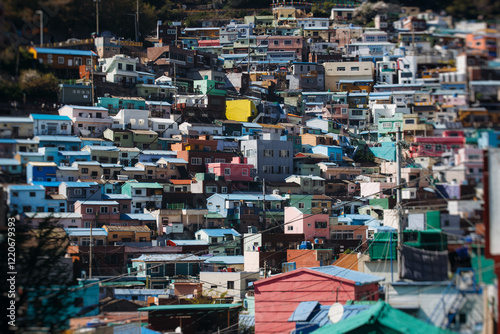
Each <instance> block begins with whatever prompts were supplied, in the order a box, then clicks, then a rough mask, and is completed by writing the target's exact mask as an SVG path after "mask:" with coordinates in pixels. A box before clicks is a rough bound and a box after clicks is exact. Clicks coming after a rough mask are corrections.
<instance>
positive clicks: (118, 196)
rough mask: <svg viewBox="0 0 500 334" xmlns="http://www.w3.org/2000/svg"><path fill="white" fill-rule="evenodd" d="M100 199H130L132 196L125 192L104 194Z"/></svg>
mask: <svg viewBox="0 0 500 334" xmlns="http://www.w3.org/2000/svg"><path fill="white" fill-rule="evenodd" d="M102 199H112V200H119V199H132V197H130V196H129V195H125V194H104V195H102Z"/></svg>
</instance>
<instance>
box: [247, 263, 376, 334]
mask: <svg viewBox="0 0 500 334" xmlns="http://www.w3.org/2000/svg"><path fill="white" fill-rule="evenodd" d="M382 280H383V278H382V277H378V276H373V275H369V274H365V273H361V272H358V271H354V270H350V269H345V268H341V267H336V266H324V267H314V268H300V269H296V270H292V271H289V272H287V273H284V274H280V275H276V276H272V277H269V278H266V279H262V280H259V281H256V282H254V284H253V285H254V288H255V333H259V334H268V333H290V331H291V330H293V329H294V328H295V323H293V322H288V318H290V316H291V315H292V313H293V311H294V310H295V309H296V308H297V306H298V305H299V304H300V302H304V301H318V302H320V303H321V304H323V305H332V304H333V303H335V302H339V303H341V304H345V302H346V301H348V300H378V298H379V296H378V287H379V285H378V282H380V281H382Z"/></svg>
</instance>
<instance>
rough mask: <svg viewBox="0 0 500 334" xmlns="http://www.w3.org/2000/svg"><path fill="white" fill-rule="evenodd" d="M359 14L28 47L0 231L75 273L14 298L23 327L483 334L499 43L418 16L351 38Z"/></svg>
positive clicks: (407, 13) (346, 7)
mask: <svg viewBox="0 0 500 334" xmlns="http://www.w3.org/2000/svg"><path fill="white" fill-rule="evenodd" d="M360 6H362V5H361V3H357V2H346V3H344V4H338V5H336V6H334V7H333V8H332V9H331V15H330V17H329V18H326V17H314V16H313V14H312V12H311V4H309V3H303V2H297V3H295V2H292V3H284V2H283V3H281V2H274V1H273V3H272V4H271V7H270V9H269V12H270V13H271V15H251V16H245V17H244V18H243V19H237V18H234V19H230V20H226V21H223V20H206V21H203V22H199V26H197V27H187V26H186V25H184V24H183V22H180V21H179V22H177V21H175V22H162V21H158V22H157V27H156V31H154V32H151V34H150V35H148V36H147V37H145V38H144V39H143V40H141V41H138V40H139V38H138V37H137V38H136V40H135V41H134V40H125V39H123V38H120V37H119V36H114V35H112V34H111V33H109V32H101V33H99V31H97V33H96V34H94V35H93V36H92V38H89V39H73V40H68V41H66V42H51V43H49V42H48V41H50V36H49V37H47V36H46V39H45V40H44V38H43V36H41V37H40V38H41V39H40V41H41V42H42V43H41V44H40V43H38V44H33V45H27V46H23V50H24V52H25V53H26V54H28V55H29V57H31V58H30V59H31V62H32V64H36V66H44V67H45V68H46V69H49V71H50V72H51V73H53V74H54V75H55V76H56V77H57V78H59V79H60V84H59V86H58V89H59V93H58V99H57V101H47V100H45V101H43V105H42V102H40V103H39V104H35V103H33V104H29V103H26V102H25V103H21V101H12V100H9V99H8V97H7V98H5V99H3V101H2V105H1V108H2V110H3V115H2V116H0V170H1V171H0V178H1V182H2V187H3V191H2V192H1V194H0V197H2V198H3V201H4V202H5V203H6V205H5V206H2V211H3V213H2V215H3V217H5V218H6V219H5V221H6V223H5V226H7V221H8V222H11V221H16V226H17V227H16V228H17V229H18V231H17V233H18V234H19V233H20V231H21V229H20V226H29V230H24V232H25V233H26V234H28V235H35V236H36V237H35V239H36V240H37V241H36V242H35V246H33V245H32V244H30V243H26V244H25V243H23V244H18V245H17V247H18V249H21V248H23V247H36V245H38V247H39V248H38V251H39V252H41V253H40V254H43V251H40V249H45V251H47V250H48V251H49V252H53V251H54V249H55V248H57V249H59V250H62V252H59V253H60V254H59V258H58V259H57V260H56V262H57V263H64V265H65V267H64V268H65V269H64V270H63V271H64V272H65V273H66V274H68V273H69V274H70V275H69V276H70V277H68V278H66V279H62V278H61V282H57V279H56V278H57V277H58V276H59V275H62V271H61V272H60V273H61V274H59V271H57V270H56V269H53V268H52V267H50V266H49V265H47V266H40V264H39V262H37V261H38V260H37V261H36V262H34V263H36V265H35V266H33V267H34V268H32V269H34V270H35V271H34V272H33V273H32V276H29V277H32V278H33V279H34V278H35V277H42V276H43V277H45V276H44V275H45V274H40V273H41V272H40V273H37V271H36V267H37V266H40V267H44V268H43V270H44V271H43V272H47V273H50V274H48V276H46V277H49V276H50V279H49V281H48V282H49V283H47V282H45V283H43V284H41V283H40V284H41V285H45V286H46V285H50V286H49V287H47V289H39V288H41V285H38V286H37V284H39V283H34V282H35V281H36V282H38V281H37V280H34V281H32V282H29V280H28V281H26V282H24V283H21V281H20V282H19V283H18V285H22V284H24V285H23V286H22V288H23V289H22V292H18V293H19V294H24V297H23V298H24V300H26V301H30V302H29V303H28V305H30V306H27V308H26V309H25V310H24V311H22V312H20V313H19V314H18V317H19V321H24V322H26V323H29V324H30V326H32V327H36V328H37V329H36V330H37V331H38V332H52V331H55V330H66V331H67V332H68V333H83V332H86V333H87V332H95V333H105V332H106V333H108V332H110V333H111V332H112V333H115V332H116V333H118V332H119V333H129V332H130V333H132V332H133V333H137V331H138V330H139V332H141V333H174V332H176V333H179V332H180V333H186V334H189V333H215V332H218V333H230V332H233V333H236V332H238V333H254V332H255V333H361V332H365V333H368V332H371V331H373V332H377V333H378V332H391V333H417V332H416V331H414V330H415V329H417V328H418V329H419V330H425V331H428V332H429V333H451V332H458V333H495V332H496V327H495V326H496V325H497V323H498V322H499V320H498V308H497V305H498V285H497V284H498V283H497V279H496V270H497V269H495V268H496V267H495V262H494V260H493V259H492V258H491V255H495V254H493V253H490V249H489V245H490V243H489V237H488V236H489V233H490V231H491V230H490V227H489V219H492V224H494V223H493V221H494V219H495V217H494V216H492V217H491V218H489V217H490V214H489V211H488V208H489V200H488V198H489V196H490V194H494V192H493V193H492V192H491V191H492V190H491V189H490V190H489V191H490V192H488V189H489V188H495V187H496V185H495V184H493V183H492V184H490V185H489V187H488V179H487V178H486V175H487V173H485V172H486V171H488V170H489V171H490V173H495V168H496V167H497V165H496V164H495V162H494V159H498V148H499V147H500V128H499V120H500V118H499V116H498V115H500V114H499V111H500V104H499V102H498V96H499V92H500V90H499V89H500V61H499V60H498V59H499V58H497V56H498V54H497V52H498V50H499V47H500V33H499V31H498V27H496V28H495V26H492V25H490V24H488V23H487V22H482V21H473V22H472V21H458V20H455V19H454V18H453V17H451V16H446V15H443V14H442V13H435V12H432V11H430V10H425V9H420V8H417V7H401V8H400V12H398V13H389V12H388V13H379V14H377V15H376V16H375V17H374V18H373V21H371V24H369V25H359V21H358V20H357V19H356V18H357V14H358V11H359V7H360ZM130 15H137V14H130ZM137 24H139V21H137ZM41 31H42V32H43V31H44V30H43V28H42V29H41ZM136 31H137V30H136ZM136 35H137V33H136ZM488 152H489V153H488ZM488 154H489V155H488ZM487 156H489V157H490V158H489V159H490V160H489V162H488V160H487V159H486V158H485V157H487ZM490 166H492V167H490ZM493 191H495V190H493ZM492 196H493V195H492ZM493 206H494V204H492V207H493ZM8 226H9V227H11V225H10V224H9V225H8ZM5 229H7V227H5ZM46 230H50V233H45V234H44V233H43V231H46ZM9 231H10V230H9ZM41 235H45V236H46V237H47V238H49V239H50V238H53V237H54V236H57V238H58V240H59V241H60V240H61V239H59V238H62V240H63V241H62V242H61V243H60V245H59V246H57V247H54V246H53V244H51V243H50V242H47V241H42V240H43V238H42V237H41ZM492 240H493V239H492ZM43 242H46V243H45V244H44V243H43ZM492 242H493V241H492ZM30 245H31V246H30ZM26 249H29V248H26ZM497 255H498V254H497ZM40 256H41V255H40ZM60 269H61V268H60V267H59V268H58V270H60ZM40 270H41V269H40ZM18 271H20V269H18ZM52 276H55V277H52ZM18 277H19V276H18ZM54 279H56V280H54ZM52 281H54V282H57V283H50V282H52ZM63 284H66V285H67V286H71V287H72V288H70V289H69V290H67V291H65V294H64V297H60V296H58V297H57V298H58V299H59V300H60V302H62V304H64V305H67V306H64V307H62V308H61V309H57V308H54V309H51V308H47V309H45V307H47V305H48V303H51V302H46V301H43V299H44V298H48V297H47V296H50V297H54V292H51V291H54V290H58V289H59V288H58V287H59V286H61V285H63ZM34 290H39V291H38V292H37V293H35V294H34V295H30V293H33V291H34ZM40 291H42V292H40ZM33 296H35V297H33ZM20 298H21V297H20ZM21 299H22V298H21ZM38 299H40V300H42V301H40V300H38ZM33 300H36V301H37V302H38V304H37V303H35V302H33ZM34 305H38V307H37V306H34ZM332 305H334V306H332ZM48 310H50V311H48ZM23 312H24V313H23ZM367 319H369V320H367ZM28 327H29V326H28ZM421 332H422V331H421ZM421 332H419V333H421Z"/></svg>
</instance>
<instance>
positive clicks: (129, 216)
mask: <svg viewBox="0 0 500 334" xmlns="http://www.w3.org/2000/svg"><path fill="white" fill-rule="evenodd" d="M120 219H121V220H153V221H155V220H156V219H155V218H154V217H153V216H151V215H150V214H149V213H122V214H121V215H120Z"/></svg>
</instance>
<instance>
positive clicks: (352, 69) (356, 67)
mask: <svg viewBox="0 0 500 334" xmlns="http://www.w3.org/2000/svg"><path fill="white" fill-rule="evenodd" d="M351 71H359V67H358V66H354V67H351Z"/></svg>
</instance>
